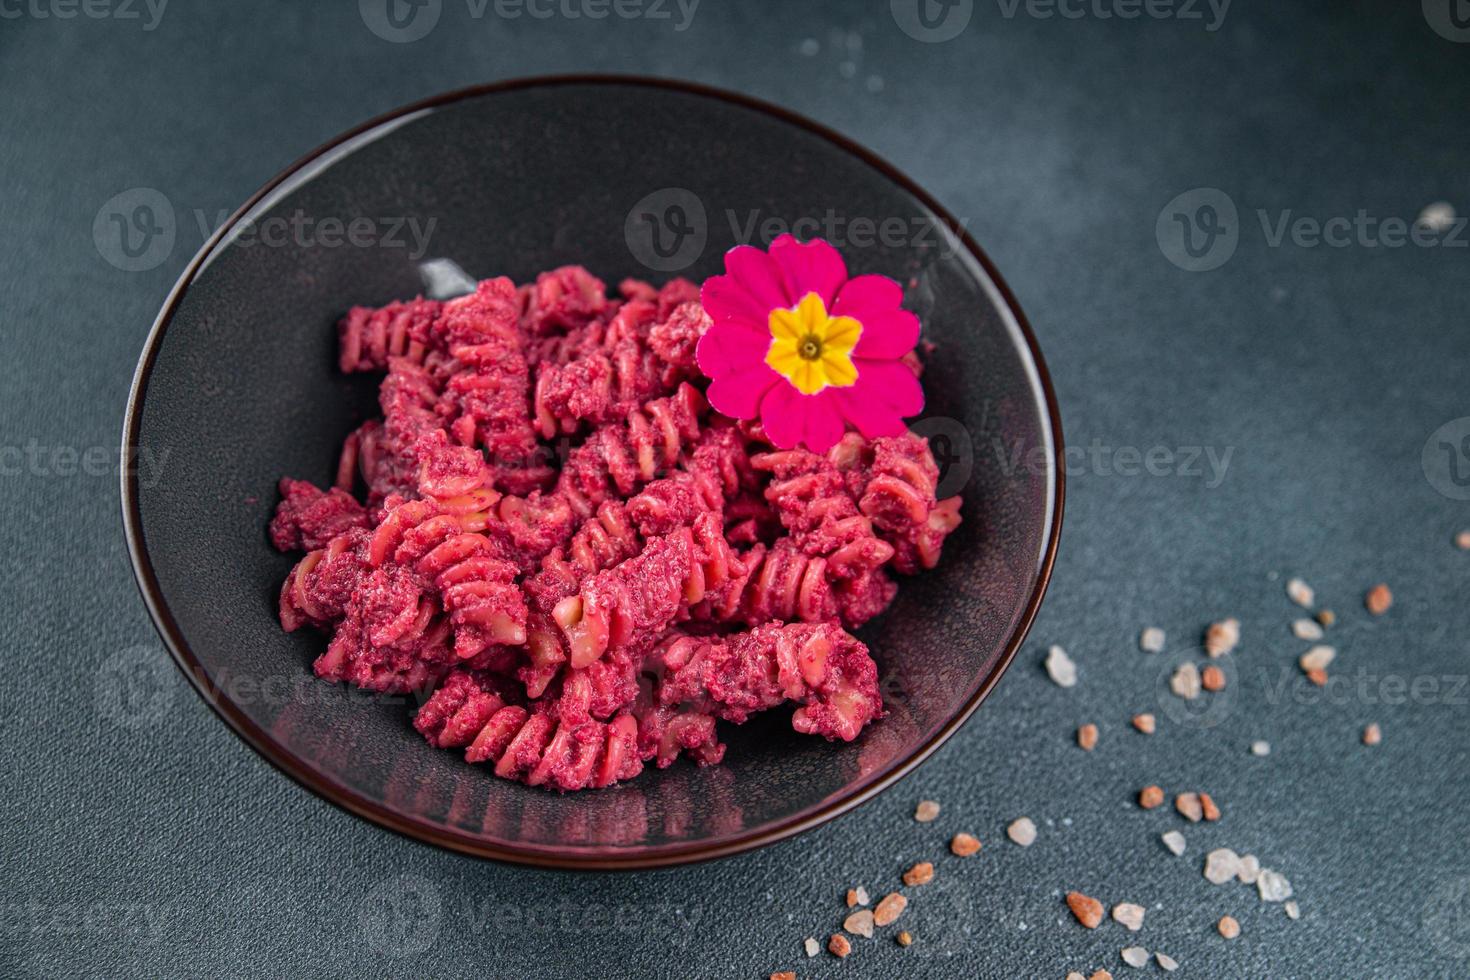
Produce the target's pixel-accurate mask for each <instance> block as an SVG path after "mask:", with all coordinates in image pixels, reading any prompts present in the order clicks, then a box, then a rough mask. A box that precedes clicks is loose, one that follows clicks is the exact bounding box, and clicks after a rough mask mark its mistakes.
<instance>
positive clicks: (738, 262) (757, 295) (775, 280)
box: [725, 245, 796, 323]
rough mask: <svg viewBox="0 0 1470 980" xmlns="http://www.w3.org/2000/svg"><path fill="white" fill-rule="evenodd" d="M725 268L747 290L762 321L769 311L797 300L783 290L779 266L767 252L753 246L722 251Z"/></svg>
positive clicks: (783, 285)
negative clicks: (759, 311)
mask: <svg viewBox="0 0 1470 980" xmlns="http://www.w3.org/2000/svg"><path fill="white" fill-rule="evenodd" d="M725 271H726V272H727V273H729V275H730V278H732V279H734V280H735V281H736V282H738V283H739V284H740V285H741V286H742V287H744V289H745V291H746V292H747V293H749V294H750V295H751V296H752V297H753V298H754V299H755V302H756V303H757V304H758V306H759V308H760V309H761V310H762V311H763V313H762V315H761V317H760V321H761V322H762V323H764V322H765V321H766V318H767V317H768V316H769V315H770V312H771V310H774V309H775V308H776V307H778V306H791V305H793V304H794V303H795V302H796V300H795V299H794V298H793V297H792V296H791V295H790V294H788V293H787V292H786V283H785V280H784V279H783V277H782V275H781V269H780V268H779V267H778V266H777V265H776V263H775V261H773V260H772V259H771V257H770V256H769V255H767V254H766V253H765V252H762V251H761V250H760V249H758V248H755V247H754V246H752V245H737V246H735V247H734V248H732V249H730V251H728V252H726V253H725Z"/></svg>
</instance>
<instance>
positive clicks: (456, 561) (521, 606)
mask: <svg viewBox="0 0 1470 980" xmlns="http://www.w3.org/2000/svg"><path fill="white" fill-rule="evenodd" d="M368 556H369V562H370V563H371V564H372V565H373V566H374V567H383V566H386V565H389V564H392V565H397V566H407V567H410V568H412V569H413V570H414V571H415V572H417V573H418V574H419V575H420V576H421V577H422V580H423V581H424V582H425V583H427V584H429V585H431V586H432V587H433V588H434V589H435V590H436V591H437V593H438V595H439V600H440V602H441V603H442V606H443V611H444V613H445V614H446V615H447V617H448V619H449V622H450V623H451V624H452V625H453V627H454V652H455V655H456V656H457V657H458V658H459V659H461V660H465V659H468V658H470V657H474V656H476V655H478V654H480V653H481V652H483V651H484V650H486V649H487V648H488V647H490V646H491V645H492V644H505V645H510V646H519V645H520V644H523V643H525V642H526V615H527V610H526V604H525V599H524V597H523V596H522V595H521V591H520V589H519V588H518V587H517V586H516V584H515V577H516V573H517V569H516V566H515V565H514V564H512V563H511V562H508V561H505V560H503V559H502V558H500V557H499V556H498V553H497V549H496V546H495V544H494V542H493V541H492V540H491V539H490V538H489V537H488V536H486V535H485V534H482V533H477V532H475V531H467V530H465V525H464V523H463V520H462V517H461V516H459V515H456V514H454V513H446V512H445V511H444V510H443V509H442V508H441V507H440V506H439V505H437V504H436V503H434V502H433V501H430V500H415V501H409V502H406V503H404V504H401V505H399V506H398V507H396V508H394V509H393V510H392V511H391V512H390V513H389V514H388V515H386V516H385V517H384V519H383V523H382V524H381V525H380V526H379V528H378V530H377V531H376V532H375V533H374V535H373V539H372V542H371V544H370V546H369V552H368Z"/></svg>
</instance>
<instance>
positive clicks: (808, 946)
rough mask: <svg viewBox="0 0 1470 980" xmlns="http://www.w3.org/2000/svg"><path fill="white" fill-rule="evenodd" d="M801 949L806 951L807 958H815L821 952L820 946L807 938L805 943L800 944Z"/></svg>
mask: <svg viewBox="0 0 1470 980" xmlns="http://www.w3.org/2000/svg"><path fill="white" fill-rule="evenodd" d="M802 947H803V948H804V949H805V950H806V955H807V956H816V955H817V954H818V953H820V952H821V951H822V944H821V943H819V942H817V941H816V940H815V939H811V938H808V939H807V941H806V942H805V943H803V944H802Z"/></svg>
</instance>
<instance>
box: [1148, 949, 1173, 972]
mask: <svg viewBox="0 0 1470 980" xmlns="http://www.w3.org/2000/svg"><path fill="white" fill-rule="evenodd" d="M1154 959H1156V960H1158V961H1159V966H1161V967H1163V968H1164V969H1165V970H1166V971H1168V972H1169V973H1173V972H1174V971H1175V970H1177V969H1179V961H1178V960H1176V959H1174V957H1172V956H1168V955H1165V954H1164V953H1155V954H1154Z"/></svg>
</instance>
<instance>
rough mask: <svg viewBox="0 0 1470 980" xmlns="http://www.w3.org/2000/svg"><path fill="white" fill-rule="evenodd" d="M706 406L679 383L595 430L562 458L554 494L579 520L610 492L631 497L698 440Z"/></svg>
mask: <svg viewBox="0 0 1470 980" xmlns="http://www.w3.org/2000/svg"><path fill="white" fill-rule="evenodd" d="M706 407H707V406H706V404H705V401H704V396H702V395H701V394H700V393H699V392H698V391H697V390H695V389H694V388H693V387H692V386H690V385H688V384H681V385H680V386H679V388H678V390H677V391H675V392H674V394H672V395H670V396H669V397H668V398H659V399H655V400H654V401H651V402H648V403H647V404H645V405H643V406H641V407H639V408H637V409H635V410H633V411H630V412H629V413H628V415H627V417H626V419H624V420H622V421H619V422H614V423H609V424H607V425H604V426H602V427H600V428H598V429H597V430H596V431H594V432H593V433H592V434H591V435H590V436H588V437H587V441H586V442H584V443H583V444H582V445H580V446H578V447H577V448H576V449H574V450H572V452H571V454H570V455H569V456H568V457H567V461H566V465H565V466H564V467H563V468H562V471H561V476H560V479H559V480H558V481H557V493H559V494H561V495H562V496H564V497H565V498H566V499H567V501H568V502H569V503H570V504H571V506H572V510H573V512H574V513H576V514H577V515H578V516H579V517H586V516H588V515H590V514H591V513H592V512H593V511H594V510H596V509H597V505H598V504H600V503H602V502H603V501H605V500H608V499H609V498H611V497H612V495H613V494H614V493H618V494H621V495H622V496H624V497H627V496H629V495H631V494H632V493H634V492H635V491H636V490H637V489H638V488H639V487H640V486H642V485H643V484H645V483H648V482H650V481H651V480H653V479H655V478H657V477H658V475H659V474H660V473H661V472H666V471H668V470H670V469H672V468H673V467H674V465H675V464H676V463H677V462H678V461H679V457H680V453H681V452H682V450H683V448H684V446H685V445H687V444H689V443H691V442H693V441H694V440H695V439H696V438H698V436H699V432H700V421H701V418H702V417H703V414H704V411H705V409H706Z"/></svg>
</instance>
